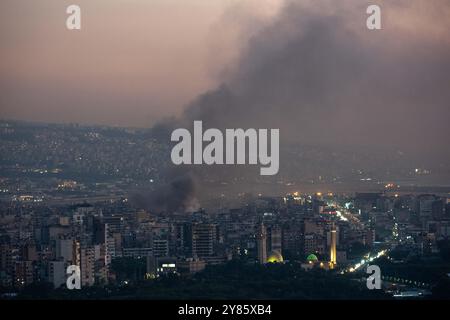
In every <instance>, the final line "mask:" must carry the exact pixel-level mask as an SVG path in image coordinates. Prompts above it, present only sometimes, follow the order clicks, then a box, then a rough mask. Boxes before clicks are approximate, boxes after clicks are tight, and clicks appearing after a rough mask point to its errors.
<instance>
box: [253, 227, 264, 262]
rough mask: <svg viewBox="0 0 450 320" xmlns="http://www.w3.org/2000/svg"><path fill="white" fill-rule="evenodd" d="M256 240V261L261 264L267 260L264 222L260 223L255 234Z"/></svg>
mask: <svg viewBox="0 0 450 320" xmlns="http://www.w3.org/2000/svg"><path fill="white" fill-rule="evenodd" d="M256 241H257V247H258V261H259V263H261V264H264V263H266V262H267V231H266V227H265V226H264V224H262V223H261V224H260V225H259V227H258V231H257V234H256Z"/></svg>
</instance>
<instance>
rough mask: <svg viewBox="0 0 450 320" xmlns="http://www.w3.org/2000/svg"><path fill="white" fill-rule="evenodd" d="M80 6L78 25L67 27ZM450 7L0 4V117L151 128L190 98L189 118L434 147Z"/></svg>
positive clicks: (442, 120)
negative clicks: (373, 26) (376, 23)
mask: <svg viewBox="0 0 450 320" xmlns="http://www.w3.org/2000/svg"><path fill="white" fill-rule="evenodd" d="M283 2H287V3H292V4H291V5H290V6H288V7H287V9H286V10H283V9H282V8H281V9H280V5H281V4H282V3H283ZM373 2H376V3H379V4H381V6H382V14H383V15H382V17H383V30H382V31H379V32H370V31H368V30H367V29H366V27H365V19H366V17H367V16H366V14H365V8H366V7H367V5H368V4H371V3H373ZM73 3H77V4H79V5H80V6H81V8H82V30H81V31H68V30H66V28H65V20H66V17H67V15H66V13H65V9H66V7H67V6H68V5H70V4H73ZM449 13H450V4H449V2H448V0H384V1H383V0H379V1H365V0H361V1H360V0H342V1H330V0H315V1H313V0H292V1H283V0H266V1H264V0H244V1H240V0H95V1H94V0H72V1H61V0H34V1H29V0H2V1H1V2H0V35H1V42H0V49H1V59H0V99H1V100H0V105H1V112H0V117H1V118H14V119H27V120H40V121H51V122H61V121H64V122H81V123H100V124H113V125H122V126H150V125H151V124H153V123H155V122H157V121H158V120H160V119H161V118H162V117H164V116H170V115H174V114H175V115H177V114H180V113H181V110H183V109H184V108H185V107H186V105H188V104H190V105H191V107H190V108H189V109H188V110H189V111H188V112H187V114H188V115H189V117H188V119H191V118H198V119H202V118H205V120H208V119H214V118H215V119H220V122H221V123H223V124H226V125H232V126H235V125H238V124H241V125H256V126H260V127H268V128H270V127H281V128H282V129H283V130H284V133H283V132H282V134H284V136H286V135H289V136H290V137H295V139H297V138H299V139H301V138H303V139H304V140H306V141H312V142H315V141H327V142H330V143H334V142H336V141H350V140H352V139H353V140H358V141H357V142H358V143H361V144H364V143H372V142H379V143H381V144H383V143H388V142H392V143H393V144H400V143H404V141H406V142H408V141H409V142H410V143H411V144H413V145H414V144H415V143H417V144H419V145H423V146H432V147H433V148H435V147H436V146H437V147H439V146H442V144H443V143H445V142H446V140H447V137H448V133H449V130H448V119H449V117H450V112H449V109H450V108H449V105H448V103H449V93H448V92H449V90H448V89H449V87H448V86H449V83H450V75H449V74H450V73H449V71H450V70H449V66H450V54H449V53H450V50H449V48H450V38H449V28H450V19H449V17H450V14H449ZM222 82H224V83H226V85H227V90H225V91H224V90H222V89H220V90H216V88H217V87H218V86H219V85H220V84H221V83H222ZM205 91H210V93H211V94H210V95H209V96H206V98H205V97H200V98H196V97H197V96H198V95H199V94H201V93H203V92H205ZM192 101H194V102H192ZM211 115H212V116H211ZM222 120H229V121H228V122H224V121H222ZM414 139H417V140H414ZM430 139H432V140H433V141H434V143H433V144H430V143H429V141H430Z"/></svg>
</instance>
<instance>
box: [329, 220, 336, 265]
mask: <svg viewBox="0 0 450 320" xmlns="http://www.w3.org/2000/svg"><path fill="white" fill-rule="evenodd" d="M330 238H331V239H330V267H331V268H334V266H335V265H336V227H335V226H334V223H333V225H332V227H331V234H330Z"/></svg>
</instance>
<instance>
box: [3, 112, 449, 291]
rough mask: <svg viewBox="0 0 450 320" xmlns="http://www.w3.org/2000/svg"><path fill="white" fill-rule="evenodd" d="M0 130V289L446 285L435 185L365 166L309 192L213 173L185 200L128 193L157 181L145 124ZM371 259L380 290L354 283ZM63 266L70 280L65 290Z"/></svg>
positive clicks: (441, 211)
mask: <svg viewBox="0 0 450 320" xmlns="http://www.w3.org/2000/svg"><path fill="white" fill-rule="evenodd" d="M1 130H2V132H1V143H0V146H1V148H2V150H1V153H0V154H1V159H0V165H1V177H0V183H1V185H0V191H1V197H0V201H1V202H0V215H1V216H0V217H1V219H0V221H1V223H0V280H1V296H2V298H3V299H14V298H39V297H40V298H43V297H48V298H66V299H71V298H80V297H82V298H109V297H118V298H146V297H147V298H156V299H158V298H189V299H195V298H244V299H245V298H247V299H248V298H258V297H259V298H266V299H278V298H291V299H299V298H305V299H313V298H322V299H323V298H325V299H326V298H350V299H353V298H368V299H377V298H381V299H392V298H398V299H401V298H424V299H429V298H442V297H446V298H448V292H450V291H448V288H449V287H448V285H449V279H450V278H449V274H450V241H449V236H450V196H449V190H448V188H446V187H445V186H442V185H441V186H430V185H428V186H420V185H419V184H414V183H413V184H411V183H410V184H408V185H402V184H400V182H397V181H394V180H390V181H387V180H385V181H383V180H380V179H378V180H376V179H374V180H375V181H370V182H371V183H372V184H371V185H370V187H367V186H366V187H364V188H365V189H361V190H353V191H350V190H347V191H342V185H341V183H339V182H336V183H335V184H332V183H331V184H330V183H325V182H323V183H319V182H320V181H318V182H316V183H315V184H312V186H310V188H316V190H315V191H314V192H311V191H303V190H296V189H295V188H296V186H295V185H293V184H292V183H287V184H286V185H284V187H285V188H286V190H287V191H286V192H284V193H282V194H280V192H279V190H280V189H279V188H278V189H275V188H274V189H273V190H272V193H269V192H268V193H267V194H266V193H258V194H252V193H251V192H244V191H242V190H238V189H236V188H235V187H234V186H233V185H231V186H229V184H228V183H229V182H230V180H228V181H226V180H224V184H225V185H227V186H229V187H228V188H226V189H223V188H222V189H220V192H218V190H212V191H210V193H209V194H208V197H207V198H208V201H203V200H202V197H201V195H196V194H195V192H193V193H192V194H188V195H187V197H189V198H192V197H197V198H196V199H195V201H189V205H186V202H185V201H184V202H183V205H181V204H180V205H176V206H171V205H167V206H158V207H152V206H148V205H147V203H146V201H139V199H140V198H142V197H144V198H145V197H147V195H148V193H147V194H146V193H144V192H143V191H142V190H144V189H148V190H150V191H148V192H149V193H150V194H151V193H152V192H156V193H158V192H159V191H158V189H159V188H160V185H164V183H165V182H164V179H165V178H166V177H165V176H164V172H165V170H166V169H167V164H165V161H164V159H165V157H166V155H167V152H168V151H167V150H168V147H167V146H165V144H164V143H162V142H160V141H158V140H157V139H156V138H152V137H151V135H149V134H148V133H145V132H143V133H139V134H136V132H135V131H133V130H132V129H117V128H108V127H82V126H73V125H45V124H29V123H18V122H6V121H4V122H2V126H1ZM354 171H361V170H360V169H359V168H355V170H354ZM411 171H412V173H413V174H416V177H417V178H421V177H422V176H427V175H429V174H431V172H429V171H428V169H422V168H413V169H411ZM349 172H350V171H349ZM394 174H396V173H394ZM343 176H344V175H343ZM359 176H361V175H359ZM412 177H414V176H411V175H410V179H413V178H412ZM215 179H218V178H217V177H215ZM230 179H231V178H230ZM321 179H323V180H325V181H327V180H328V181H330V180H332V178H330V177H328V176H326V175H324V176H323V177H321ZM342 179H344V177H342ZM348 179H351V178H348ZM231 180H232V179H231ZM318 180H319V179H318ZM364 180H366V179H364ZM225 181H226V182H225ZM413 181H415V182H417V180H413ZM364 182H365V183H367V181H364ZM169 183H170V182H169ZM205 183H207V182H205ZM210 183H211V182H210ZM215 183H216V182H215ZM254 184H258V182H257V181H255V182H254ZM264 188H267V183H266V186H265V187H264ZM366 189H367V190H366ZM232 190H235V192H234V193H233V191H232ZM264 190H266V189H264ZM336 190H338V191H336ZM177 192H180V194H177ZM183 192H185V190H184V189H183V188H177V186H175V188H173V190H171V193H170V194H169V196H168V197H166V198H163V200H161V199H159V200H160V201H168V202H170V203H178V200H177V199H176V198H177V197H183V196H184V197H186V195H182V194H181V193H183ZM214 193H215V194H216V197H211V196H210V195H211V194H214ZM170 197H172V198H170ZM189 200H192V199H189ZM161 208H163V209H161ZM370 264H376V265H378V266H379V267H380V269H381V273H382V274H381V276H382V280H383V282H382V284H383V286H382V290H368V289H367V287H366V279H367V276H368V275H367V273H366V267H367V266H368V265H370ZM70 265H77V266H79V267H80V270H81V290H69V289H67V286H66V279H67V273H66V270H67V267H68V266H70ZM261 279H263V280H261ZM205 281H206V282H208V286H205V285H204V282H205ZM286 283H289V286H288V287H289V289H287V287H286V286H287V284H286ZM201 284H203V285H201ZM180 286H182V288H183V289H182V290H179V289H180ZM285 287H286V288H285ZM275 288H278V289H275ZM283 288H285V289H283ZM327 288H333V289H332V290H331V289H330V290H328V289H327ZM236 290H237V291H236Z"/></svg>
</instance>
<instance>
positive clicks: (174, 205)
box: [132, 170, 199, 213]
mask: <svg viewBox="0 0 450 320" xmlns="http://www.w3.org/2000/svg"><path fill="white" fill-rule="evenodd" d="M167 180H168V182H167V183H164V184H162V185H161V186H159V187H158V188H157V189H156V190H154V191H151V192H142V193H138V194H135V195H134V196H133V197H132V201H133V202H134V203H135V204H136V205H137V206H138V207H140V208H144V209H146V210H147V211H149V212H152V213H161V212H166V213H173V212H186V211H187V212H189V211H190V212H192V211H194V210H197V209H198V208H199V205H198V203H197V200H196V197H195V195H196V190H197V184H196V180H195V177H194V176H193V175H192V173H190V172H187V171H186V172H183V171H180V170H174V171H172V172H171V173H169V174H168V176H167Z"/></svg>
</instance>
